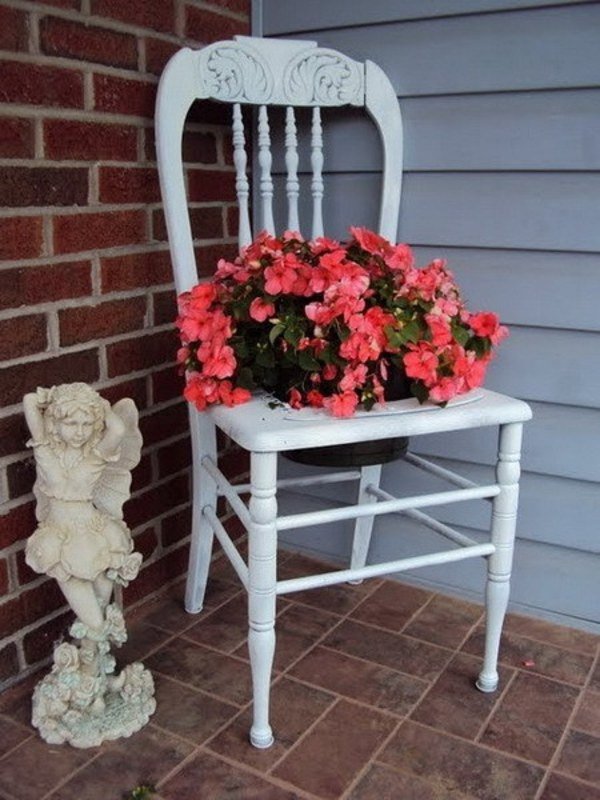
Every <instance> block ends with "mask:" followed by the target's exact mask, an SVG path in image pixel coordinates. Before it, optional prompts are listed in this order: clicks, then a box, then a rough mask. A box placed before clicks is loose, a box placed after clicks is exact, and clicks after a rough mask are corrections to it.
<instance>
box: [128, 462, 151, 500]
mask: <svg viewBox="0 0 600 800" xmlns="http://www.w3.org/2000/svg"><path fill="white" fill-rule="evenodd" d="M151 483H152V456H151V455H150V453H146V455H144V456H142V458H141V460H140V463H139V464H137V465H136V467H135V468H134V470H133V473H132V481H131V491H132V492H139V491H141V490H142V489H146V488H147V487H148V486H149V485H150V484H151Z"/></svg>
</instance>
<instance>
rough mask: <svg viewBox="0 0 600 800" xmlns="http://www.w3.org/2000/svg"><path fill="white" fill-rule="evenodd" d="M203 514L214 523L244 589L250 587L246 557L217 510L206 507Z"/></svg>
mask: <svg viewBox="0 0 600 800" xmlns="http://www.w3.org/2000/svg"><path fill="white" fill-rule="evenodd" d="M203 514H204V515H205V516H206V518H207V520H208V521H209V522H210V524H211V525H212V529H213V531H214V532H215V535H216V537H217V539H218V540H219V542H220V543H221V546H222V547H223V551H224V553H225V555H226V556H227V558H228V559H229V561H230V563H231V565H232V567H233V568H234V570H235V571H236V574H237V576H238V578H239V579H240V581H241V582H242V586H243V587H244V589H246V590H247V589H248V567H247V566H246V564H245V562H244V559H243V558H242V557H241V555H240V553H239V551H238V549H237V547H236V546H235V544H234V543H233V541H232V539H231V537H230V536H229V534H228V533H227V531H226V530H225V528H224V527H223V525H222V524H221V521H220V519H219V518H218V517H217V515H216V513H215V511H214V510H213V509H212V508H210V507H208V506H207V507H206V508H204V510H203Z"/></svg>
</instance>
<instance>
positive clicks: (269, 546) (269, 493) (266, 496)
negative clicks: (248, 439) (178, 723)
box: [248, 453, 277, 749]
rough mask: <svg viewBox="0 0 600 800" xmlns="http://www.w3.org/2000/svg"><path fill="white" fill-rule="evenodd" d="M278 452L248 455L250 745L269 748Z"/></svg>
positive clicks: (271, 737)
mask: <svg viewBox="0 0 600 800" xmlns="http://www.w3.org/2000/svg"><path fill="white" fill-rule="evenodd" d="M276 481H277V454H276V453H252V456H251V462H250V484H251V498H250V516H251V518H252V524H251V527H250V530H249V532H248V625H249V633H248V648H249V650H250V666H251V669H252V689H253V697H254V719H253V722H252V728H251V730H250V741H251V743H252V744H253V745H254V746H255V747H259V748H262V749H264V748H267V747H270V746H271V745H272V744H273V732H272V730H271V726H270V725H269V696H270V688H271V670H272V667H273V655H274V653H275V599H276V588H277V528H276V518H277V498H276V491H277V485H276Z"/></svg>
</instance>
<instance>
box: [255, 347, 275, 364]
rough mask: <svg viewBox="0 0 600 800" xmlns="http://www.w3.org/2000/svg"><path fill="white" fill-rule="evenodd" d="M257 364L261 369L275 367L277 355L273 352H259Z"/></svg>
mask: <svg viewBox="0 0 600 800" xmlns="http://www.w3.org/2000/svg"><path fill="white" fill-rule="evenodd" d="M256 363H257V364H260V366H261V367H274V366H275V355H274V353H273V351H272V350H259V351H258V352H257V354H256Z"/></svg>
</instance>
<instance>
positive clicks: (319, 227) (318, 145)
mask: <svg viewBox="0 0 600 800" xmlns="http://www.w3.org/2000/svg"><path fill="white" fill-rule="evenodd" d="M310 164H311V167H312V181H311V184H310V189H311V193H312V208H313V213H312V228H311V235H312V238H313V239H316V238H317V237H319V236H323V194H324V191H325V184H324V183H323V126H322V124H321V111H320V109H319V108H318V107H315V108H313V111H312V126H311V140H310Z"/></svg>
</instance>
